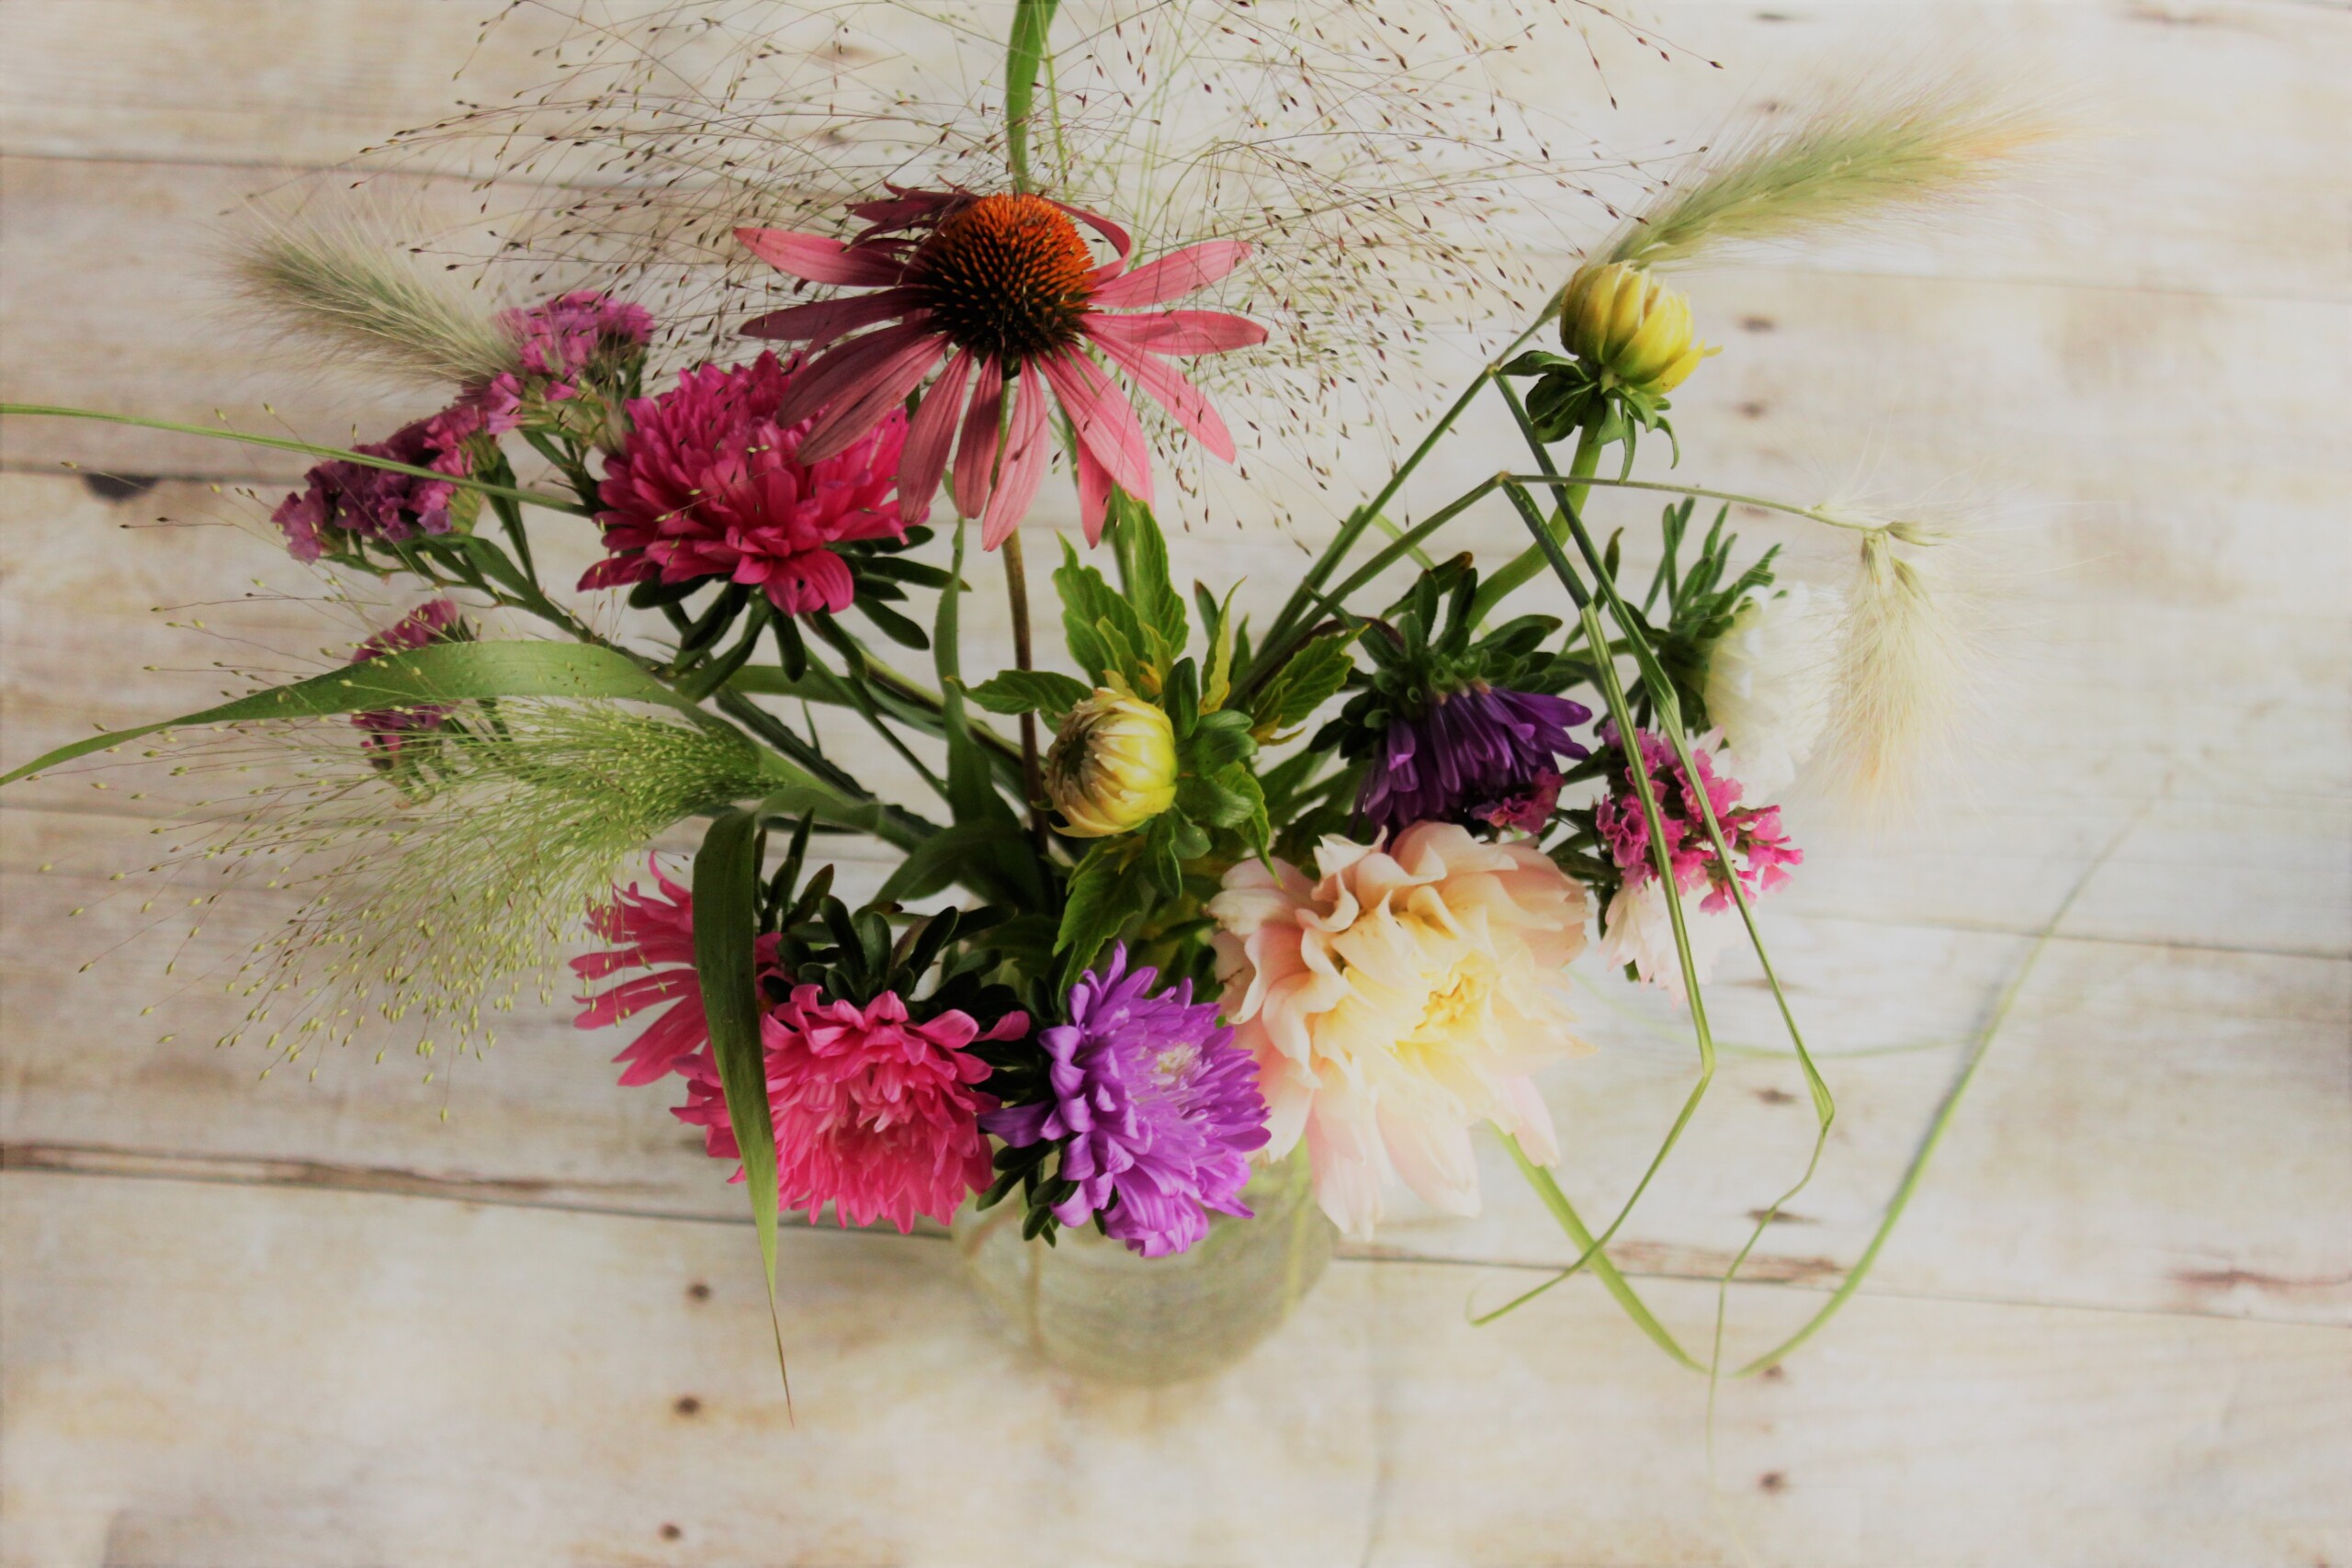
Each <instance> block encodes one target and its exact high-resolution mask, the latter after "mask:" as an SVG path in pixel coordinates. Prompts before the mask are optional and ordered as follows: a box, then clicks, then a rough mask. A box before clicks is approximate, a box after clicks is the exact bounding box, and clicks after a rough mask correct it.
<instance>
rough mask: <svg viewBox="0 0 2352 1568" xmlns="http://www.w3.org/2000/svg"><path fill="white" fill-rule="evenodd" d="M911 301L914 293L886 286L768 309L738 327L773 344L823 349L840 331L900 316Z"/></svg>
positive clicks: (850, 330) (847, 330) (746, 334)
mask: <svg viewBox="0 0 2352 1568" xmlns="http://www.w3.org/2000/svg"><path fill="white" fill-rule="evenodd" d="M914 302H915V301H914V296H913V294H912V293H911V292H910V291H909V290H907V289H904V288H885V289H882V290H881V291H879V292H878V293H874V294H853V295H850V296H848V297H847V298H845V299H818V300H815V301H812V302H811V303H809V304H806V305H792V306H787V307H786V308H785V309H784V310H771V311H769V312H768V313H767V314H766V315H764V316H762V317H760V318H758V319H757V320H755V321H746V322H744V323H743V325H742V326H741V327H740V328H738V329H737V330H738V331H740V332H741V333H742V334H743V335H744V336H745V337H758V338H766V339H768V340H769V341H771V342H774V343H805V344H809V347H811V348H822V347H824V346H825V344H829V343H831V342H832V341H833V340H834V339H835V338H837V337H840V336H841V335H842V333H854V332H855V331H857V330H858V329H859V328H860V327H870V326H872V325H874V324H875V323H876V321H888V320H890V319H891V318H892V317H893V316H902V315H904V314H906V312H907V311H908V310H910V308H911V307H912V306H913V304H914Z"/></svg>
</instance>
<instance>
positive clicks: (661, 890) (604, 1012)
mask: <svg viewBox="0 0 2352 1568" xmlns="http://www.w3.org/2000/svg"><path fill="white" fill-rule="evenodd" d="M647 867H648V869H649V870H650V871H651V872H652V874H653V882H654V889H653V891H651V892H650V893H647V892H639V891H637V890H635V889H632V888H620V887H616V888H615V889H614V890H613V901H612V902H611V903H609V904H605V905H601V906H599V907H598V908H594V909H591V910H589V911H588V929H589V930H591V931H594V932H595V933H596V935H598V936H599V937H602V938H603V939H604V940H605V941H606V942H612V943H614V945H613V946H611V947H609V948H606V949H605V950H604V951H603V952H601V953H582V954H581V955H580V956H579V957H577V958H575V959H573V960H572V961H571V971H572V973H573V974H575V975H577V976H580V977H581V978H582V980H602V979H604V978H605V977H607V976H612V975H616V974H618V973H619V972H620V971H622V970H624V969H642V970H645V971H646V973H645V974H642V975H639V976H634V977H633V978H630V979H628V980H624V981H622V982H621V983H620V984H619V985H617V986H614V987H609V988H608V989H605V990H604V991H600V992H597V993H595V994H594V995H590V996H583V997H582V998H579V999H580V1000H581V1002H582V1003H583V1004H585V1007H586V1010H585V1011H583V1012H582V1013H581V1015H580V1016H579V1017H578V1018H577V1019H574V1020H573V1021H572V1025H573V1027H574V1028H578V1029H605V1028H609V1027H611V1026H612V1025H614V1024H616V1023H619V1022H621V1021H624V1020H626V1019H630V1018H634V1017H636V1016H637V1015H638V1014H639V1013H642V1012H652V1011H655V1010H662V1011H661V1012H660V1016H658V1017H656V1018H655V1019H654V1020H653V1021H651V1022H650V1023H649V1024H647V1025H646V1027H645V1032H643V1033H642V1034H639V1036H638V1037H637V1039H636V1040H635V1041H634V1042H632V1043H630V1044H628V1046H626V1047H624V1048H623V1050H622V1051H621V1054H620V1055H617V1056H615V1057H614V1058H613V1060H614V1061H616V1062H623V1063H627V1064H628V1066H626V1067H625V1068H624V1069H623V1071H622V1073H621V1083H622V1085H623V1087H625V1088H626V1087H634V1086H636V1085H638V1084H649V1083H652V1082H653V1081H655V1080H656V1079H658V1078H660V1077H662V1076H663V1075H665V1074H667V1073H671V1072H686V1071H687V1070H688V1069H687V1067H686V1066H685V1065H684V1064H686V1063H687V1062H688V1061H689V1060H690V1059H692V1058H695V1057H696V1056H697V1055H699V1056H700V1057H702V1058H703V1059H704V1062H705V1064H706V1065H707V1060H708V1055H709V1053H708V1050H707V1047H708V1046H709V1044H710V1021H709V1020H708V1019H707V1017H705V1016H704V1013H703V1005H702V982H701V981H700V980H699V979H697V978H696V977H695V896H694V895H693V894H692V893H690V892H688V891H687V890H686V889H685V888H684V887H682V886H679V885H678V884H676V883H674V882H673V881H671V880H670V879H669V877H667V876H665V875H664V874H662V864H661V863H660V862H659V861H654V860H649V861H648V862H647ZM781 941H782V939H781V938H779V937H777V936H776V935H775V934H774V933H770V934H768V935H766V936H763V937H762V938H760V940H759V943H758V945H757V947H756V948H754V949H753V957H754V961H755V962H756V963H757V964H758V965H759V970H760V973H761V975H762V976H763V977H765V976H775V975H776V974H777V973H778V971H777V969H776V967H775V964H776V950H777V947H778V945H779V944H780V942H781ZM712 1081H714V1082H716V1081H717V1079H716V1075H715V1071H714V1076H713V1080H712Z"/></svg>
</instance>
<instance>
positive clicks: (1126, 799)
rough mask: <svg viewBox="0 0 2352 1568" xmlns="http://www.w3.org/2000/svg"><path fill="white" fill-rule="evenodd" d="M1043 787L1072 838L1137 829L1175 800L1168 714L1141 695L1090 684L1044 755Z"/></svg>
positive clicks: (1173, 736) (1173, 738)
mask: <svg viewBox="0 0 2352 1568" xmlns="http://www.w3.org/2000/svg"><path fill="white" fill-rule="evenodd" d="M1046 795H1049V796H1051V797H1052V799H1053V803H1054V809H1056V810H1057V811H1059V812H1060V813H1061V814H1062V818H1063V819H1064V820H1065V821H1067V822H1068V823H1069V828H1068V829H1065V831H1067V832H1069V833H1070V834H1072V835H1073V836H1075V837H1078V838H1081V839H1103V838H1108V837H1110V836H1111V835H1112V834H1114V833H1125V832H1127V831H1129V830H1130V829H1136V828H1140V827H1142V826H1143V825H1144V824H1145V823H1147V822H1148V821H1150V820H1151V819H1152V818H1155V817H1157V816H1159V814H1160V813H1161V812H1163V811H1165V810H1167V809H1168V808H1169V807H1170V806H1172V805H1174V804H1175V801H1176V732H1175V730H1173V729H1171V728H1169V724H1168V716H1167V715H1166V714H1164V713H1162V712H1160V711H1159V709H1158V708H1156V707H1154V706H1152V705H1150V704H1149V703H1148V702H1145V701H1144V700H1143V699H1142V698H1141V697H1137V696H1134V695H1131V694H1128V693H1125V692H1120V691H1114V690H1113V689H1112V688H1110V687H1108V686H1097V687H1095V688H1094V694H1093V695H1092V696H1091V697H1089V698H1087V699H1086V701H1084V702H1082V703H1080V704H1079V705H1078V706H1076V707H1074V708H1072V709H1071V710H1070V714H1069V717H1068V718H1066V719H1064V720H1063V721H1062V728H1061V733H1060V734H1059V735H1057V736H1056V737H1055V738H1054V744H1053V749H1052V750H1049V751H1047V752H1046Z"/></svg>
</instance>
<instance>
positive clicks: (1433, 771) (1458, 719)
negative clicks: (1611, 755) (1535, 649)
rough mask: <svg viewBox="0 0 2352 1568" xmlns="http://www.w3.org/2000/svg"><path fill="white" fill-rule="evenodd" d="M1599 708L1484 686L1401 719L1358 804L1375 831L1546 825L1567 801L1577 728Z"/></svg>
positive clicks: (1384, 742) (1377, 756)
mask: <svg viewBox="0 0 2352 1568" xmlns="http://www.w3.org/2000/svg"><path fill="white" fill-rule="evenodd" d="M1591 716H1592V710H1591V709H1590V708H1588V707H1586V706H1584V705H1582V704H1581V703H1572V702H1570V701H1568V699H1567V698H1566V697H1555V696H1546V695H1544V694H1542V693H1540V692H1509V691H1504V690H1502V689H1501V688H1499V687H1495V686H1488V685H1485V684H1483V683H1476V684H1472V685H1468V686H1465V687H1464V688H1463V689H1462V690H1460V691H1457V692H1453V693H1451V694H1447V695H1445V696H1441V697H1437V698H1435V699H1433V700H1431V701H1430V703H1429V705H1427V706H1426V707H1424V708H1423V709H1422V710H1421V714H1420V716H1419V717H1418V718H1406V717H1403V716H1397V717H1392V718H1391V719H1390V720H1389V721H1388V727H1387V728H1386V729H1385V730H1383V731H1382V732H1381V737H1380V744H1379V747H1378V749H1377V750H1375V751H1374V754H1373V757H1372V762H1371V766H1370V767H1369V769H1367V770H1366V772H1365V773H1364V780H1363V789H1362V791H1361V792H1359V794H1358V795H1357V797H1356V809H1357V810H1358V811H1360V812H1362V813H1363V816H1364V818H1366V819H1367V820H1368V821H1370V822H1371V824H1372V825H1373V826H1374V828H1378V829H1386V830H1387V831H1389V832H1391V833H1401V832H1403V831H1404V830H1405V829H1407V828H1408V827H1410V826H1412V825H1413V824H1414V823H1416V822H1458V823H1460V824H1462V825H1463V826H1464V827H1470V826H1473V825H1475V824H1476V823H1481V822H1483V823H1487V824H1488V825H1490V826H1493V827H1498V828H1518V829H1522V830H1524V831H1527V832H1531V833H1533V832H1541V831H1542V830H1543V829H1544V824H1545V823H1546V822H1548V821H1549V820H1550V819H1551V816H1552V807H1553V806H1554V805H1555V803H1556V802H1557V801H1558V800H1559V798H1560V783H1561V779H1560V774H1559V773H1558V771H1557V770H1556V769H1555V767H1554V766H1553V763H1554V760H1555V759H1556V758H1560V757H1582V756H1584V755H1585V754H1586V751H1585V749H1584V748H1583V747H1582V746H1579V745H1577V743H1576V742H1575V741H1573V740H1571V739H1568V728H1569V727H1570V726H1572V725H1578V724H1582V723H1584V722H1585V720H1587V719H1589V718H1590V717H1591Z"/></svg>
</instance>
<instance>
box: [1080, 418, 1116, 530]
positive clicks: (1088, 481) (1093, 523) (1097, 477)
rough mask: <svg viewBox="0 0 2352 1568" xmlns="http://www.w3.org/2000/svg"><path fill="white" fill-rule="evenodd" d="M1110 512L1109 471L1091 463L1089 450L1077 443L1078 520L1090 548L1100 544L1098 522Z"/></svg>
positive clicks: (1099, 526) (1092, 457)
mask: <svg viewBox="0 0 2352 1568" xmlns="http://www.w3.org/2000/svg"><path fill="white" fill-rule="evenodd" d="M1110 511H1111V475H1110V472H1109V470H1107V469H1106V468H1103V465H1102V464H1100V463H1098V462H1096V461H1095V460H1094V451H1093V448H1091V447H1090V446H1087V445H1086V444H1085V443H1084V442H1080V443H1079V447H1078V520H1079V522H1080V524H1082V525H1084V526H1085V528H1086V542H1087V544H1088V545H1089V546H1090V547H1091V546H1094V545H1099V544H1101V543H1102V542H1103V518H1104V517H1105V516H1107V515H1108V514H1109V513H1110Z"/></svg>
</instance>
